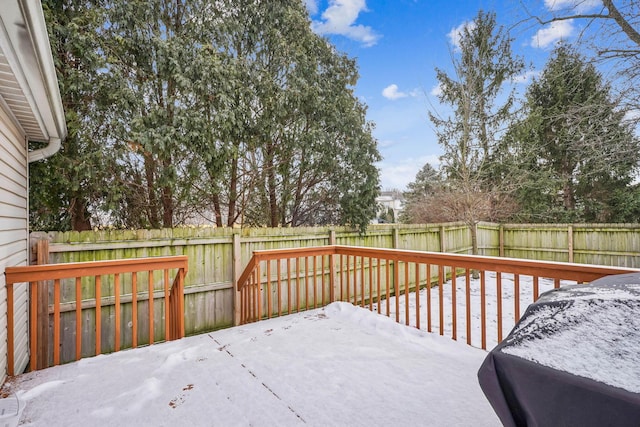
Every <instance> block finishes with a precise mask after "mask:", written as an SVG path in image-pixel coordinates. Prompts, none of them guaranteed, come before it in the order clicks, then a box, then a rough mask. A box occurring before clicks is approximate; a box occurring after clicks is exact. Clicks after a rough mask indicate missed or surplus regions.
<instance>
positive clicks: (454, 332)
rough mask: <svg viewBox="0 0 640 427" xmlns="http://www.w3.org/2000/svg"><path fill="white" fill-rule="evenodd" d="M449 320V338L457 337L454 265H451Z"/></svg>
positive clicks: (455, 338)
mask: <svg viewBox="0 0 640 427" xmlns="http://www.w3.org/2000/svg"><path fill="white" fill-rule="evenodd" d="M451 320H452V328H453V330H452V331H451V338H452V339H454V340H457V339H458V305H457V302H456V267H455V266H453V267H451Z"/></svg>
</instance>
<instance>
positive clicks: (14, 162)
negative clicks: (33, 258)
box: [0, 108, 29, 382]
mask: <svg viewBox="0 0 640 427" xmlns="http://www.w3.org/2000/svg"><path fill="white" fill-rule="evenodd" d="M0 187H2V191H0V301H2V304H0V329H1V330H3V331H4V330H6V313H7V305H6V304H7V291H6V282H5V276H4V271H5V268H6V267H7V266H15V265H27V263H28V262H27V259H28V252H27V250H28V249H27V248H28V234H27V233H28V231H27V230H28V223H27V221H28V218H27V200H28V193H27V191H28V190H27V153H26V148H25V142H24V137H23V136H22V135H21V133H20V131H19V130H18V128H17V127H16V126H15V125H14V124H13V122H12V121H11V119H10V116H9V115H8V114H6V112H5V111H4V110H3V109H2V108H0ZM14 297H15V298H14V320H15V322H14V331H16V332H15V333H14V336H15V341H16V343H15V344H16V346H15V361H16V373H18V372H21V371H23V370H24V369H25V368H26V366H27V363H28V359H29V350H28V347H29V346H28V311H27V310H28V297H29V295H28V286H26V285H18V286H17V287H16V289H15V290H14ZM5 336H6V334H5ZM6 372H7V341H6V339H3V340H0V379H1V381H2V382H3V381H4V379H5V376H6Z"/></svg>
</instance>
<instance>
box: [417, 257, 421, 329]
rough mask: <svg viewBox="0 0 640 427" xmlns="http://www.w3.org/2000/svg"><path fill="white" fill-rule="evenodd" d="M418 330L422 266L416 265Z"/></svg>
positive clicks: (418, 323)
mask: <svg viewBox="0 0 640 427" xmlns="http://www.w3.org/2000/svg"><path fill="white" fill-rule="evenodd" d="M416 328H418V329H420V264H416Z"/></svg>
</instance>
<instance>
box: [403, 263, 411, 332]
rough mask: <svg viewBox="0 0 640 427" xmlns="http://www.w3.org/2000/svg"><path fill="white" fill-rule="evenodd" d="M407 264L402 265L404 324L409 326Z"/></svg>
mask: <svg viewBox="0 0 640 427" xmlns="http://www.w3.org/2000/svg"><path fill="white" fill-rule="evenodd" d="M409 295H410V292H409V263H406V262H405V263H404V324H405V325H407V326H409V325H410V324H411V323H410V321H409V317H410V313H409V311H410V310H409Z"/></svg>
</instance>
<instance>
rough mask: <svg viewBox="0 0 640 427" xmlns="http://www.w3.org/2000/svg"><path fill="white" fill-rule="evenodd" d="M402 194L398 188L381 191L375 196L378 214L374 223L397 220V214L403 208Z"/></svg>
mask: <svg viewBox="0 0 640 427" xmlns="http://www.w3.org/2000/svg"><path fill="white" fill-rule="evenodd" d="M404 201H405V200H404V196H403V194H402V191H400V190H385V191H381V192H380V195H379V196H378V197H376V203H377V204H378V215H377V218H376V221H375V222H376V223H384V222H398V216H399V215H400V213H401V212H402V210H403V209H404Z"/></svg>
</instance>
